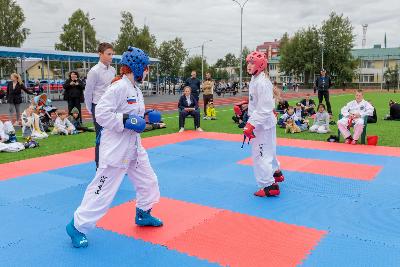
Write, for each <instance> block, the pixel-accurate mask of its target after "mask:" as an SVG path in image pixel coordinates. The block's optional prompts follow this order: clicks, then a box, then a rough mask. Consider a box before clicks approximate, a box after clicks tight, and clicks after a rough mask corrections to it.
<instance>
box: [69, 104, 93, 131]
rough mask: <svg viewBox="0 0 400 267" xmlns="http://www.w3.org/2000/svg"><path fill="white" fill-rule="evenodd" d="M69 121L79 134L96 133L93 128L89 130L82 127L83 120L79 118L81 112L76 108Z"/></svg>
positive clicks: (73, 109) (72, 111)
mask: <svg viewBox="0 0 400 267" xmlns="http://www.w3.org/2000/svg"><path fill="white" fill-rule="evenodd" d="M68 120H69V121H70V122H71V123H72V125H73V126H74V127H75V129H76V130H77V131H78V132H81V133H83V132H94V131H95V130H94V129H91V128H88V127H85V126H83V125H82V123H81V118H80V116H79V110H78V109H77V108H76V107H74V108H72V110H71V115H70V116H69V117H68Z"/></svg>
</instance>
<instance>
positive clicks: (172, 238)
mask: <svg viewBox="0 0 400 267" xmlns="http://www.w3.org/2000/svg"><path fill="white" fill-rule="evenodd" d="M134 205H135V203H134V202H128V203H125V204H122V205H120V206H116V207H114V208H112V209H110V210H109V212H108V213H107V214H106V215H105V216H104V217H103V218H102V219H101V220H100V221H99V222H98V223H97V226H98V227H101V228H103V229H105V230H110V231H113V232H116V233H119V234H123V235H126V236H129V237H133V238H138V239H142V240H145V241H149V242H152V243H154V244H160V245H165V246H166V247H168V248H170V249H174V250H177V251H179V252H182V253H186V254H188V255H191V256H195V257H198V258H201V259H206V260H208V261H210V262H216V263H218V264H221V265H224V266H226V265H229V266H296V265H298V264H300V263H301V262H302V260H304V259H305V258H306V257H307V255H308V254H309V253H310V251H311V250H312V249H313V248H314V247H315V246H316V245H317V243H318V242H319V241H320V239H321V238H322V237H323V236H324V235H325V234H326V233H327V232H326V231H321V230H316V229H312V228H307V227H301V226H296V225H290V224H286V223H280V222H276V221H272V220H267V219H261V218H257V217H253V216H249V215H245V214H240V213H236V212H232V211H227V210H221V209H215V208H211V207H205V206H201V205H197V204H192V203H187V202H184V201H178V200H171V199H167V198H162V199H161V201H160V203H159V204H157V205H156V206H155V207H154V210H153V211H152V213H153V214H154V215H155V216H158V217H160V218H161V219H162V220H163V221H164V226H163V227H161V228H140V227H136V226H134V224H133V219H134V214H135V207H134Z"/></svg>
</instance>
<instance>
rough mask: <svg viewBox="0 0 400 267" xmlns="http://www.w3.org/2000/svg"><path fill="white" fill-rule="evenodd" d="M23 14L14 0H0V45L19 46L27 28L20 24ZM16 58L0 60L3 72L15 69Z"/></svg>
mask: <svg viewBox="0 0 400 267" xmlns="http://www.w3.org/2000/svg"><path fill="white" fill-rule="evenodd" d="M24 22H25V15H24V11H23V10H22V8H21V7H20V6H19V5H18V4H17V3H16V1H14V0H0V45H1V46H9V47H21V45H22V44H23V42H24V41H25V39H26V37H27V36H28V35H29V29H27V28H24V27H23V26H22V25H23V23H24ZM15 64H16V60H0V68H1V69H2V70H3V71H4V72H5V73H11V72H13V71H14V70H15Z"/></svg>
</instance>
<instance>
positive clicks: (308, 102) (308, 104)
mask: <svg viewBox="0 0 400 267" xmlns="http://www.w3.org/2000/svg"><path fill="white" fill-rule="evenodd" d="M300 103H301V106H302V108H303V110H304V114H305V115H306V116H312V115H314V114H315V102H314V100H312V99H310V94H306V98H304V99H303V100H301V101H300Z"/></svg>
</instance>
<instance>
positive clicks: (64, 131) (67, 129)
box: [51, 110, 77, 135]
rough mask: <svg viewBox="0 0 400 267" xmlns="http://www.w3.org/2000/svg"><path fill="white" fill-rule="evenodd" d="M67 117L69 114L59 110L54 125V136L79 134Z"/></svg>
mask: <svg viewBox="0 0 400 267" xmlns="http://www.w3.org/2000/svg"><path fill="white" fill-rule="evenodd" d="M67 117H68V113H67V112H66V111H65V110H59V111H58V112H57V119H56V121H55V123H54V129H53V131H52V132H51V133H52V134H59V135H69V134H76V133H77V132H76V129H75V127H74V125H72V123H71V122H70V121H69V120H68V118H67Z"/></svg>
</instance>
